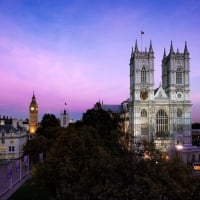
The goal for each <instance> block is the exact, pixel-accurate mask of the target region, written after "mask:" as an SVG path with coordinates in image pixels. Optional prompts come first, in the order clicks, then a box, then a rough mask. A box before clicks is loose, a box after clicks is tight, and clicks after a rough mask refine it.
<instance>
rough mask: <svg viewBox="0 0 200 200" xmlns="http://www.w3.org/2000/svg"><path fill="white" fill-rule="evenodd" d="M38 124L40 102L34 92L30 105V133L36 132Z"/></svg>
mask: <svg viewBox="0 0 200 200" xmlns="http://www.w3.org/2000/svg"><path fill="white" fill-rule="evenodd" d="M37 124H38V104H37V102H36V98H35V95H34V93H33V97H32V101H31V103H30V106H29V133H30V134H31V135H33V134H35V132H36V129H37Z"/></svg>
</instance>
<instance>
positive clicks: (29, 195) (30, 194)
mask: <svg viewBox="0 0 200 200" xmlns="http://www.w3.org/2000/svg"><path fill="white" fill-rule="evenodd" d="M22 199H28V200H36V199H37V200H38V199H44V200H50V198H49V195H48V193H47V191H45V190H44V189H42V188H40V187H38V186H36V185H35V184H34V183H33V181H32V180H31V179H30V180H28V181H27V182H26V183H24V185H22V187H21V188H19V190H17V191H16V192H15V193H14V194H13V195H12V196H11V197H10V198H9V200H22Z"/></svg>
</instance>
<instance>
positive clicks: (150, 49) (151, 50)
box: [149, 40, 153, 53]
mask: <svg viewBox="0 0 200 200" xmlns="http://www.w3.org/2000/svg"><path fill="white" fill-rule="evenodd" d="M149 53H153V48H152V43H151V40H150V46H149Z"/></svg>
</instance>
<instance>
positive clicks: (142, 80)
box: [141, 66, 146, 83]
mask: <svg viewBox="0 0 200 200" xmlns="http://www.w3.org/2000/svg"><path fill="white" fill-rule="evenodd" d="M141 83H146V69H145V67H144V66H143V67H142V70H141Z"/></svg>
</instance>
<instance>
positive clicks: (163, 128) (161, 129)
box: [156, 109, 169, 137]
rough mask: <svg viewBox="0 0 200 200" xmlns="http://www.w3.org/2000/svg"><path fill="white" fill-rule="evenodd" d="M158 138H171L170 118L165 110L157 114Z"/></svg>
mask: <svg viewBox="0 0 200 200" xmlns="http://www.w3.org/2000/svg"><path fill="white" fill-rule="evenodd" d="M156 136H157V137H168V136H169V125H168V116H167V114H166V112H165V111H164V110H162V109H161V110H159V111H158V112H157V114H156Z"/></svg>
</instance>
